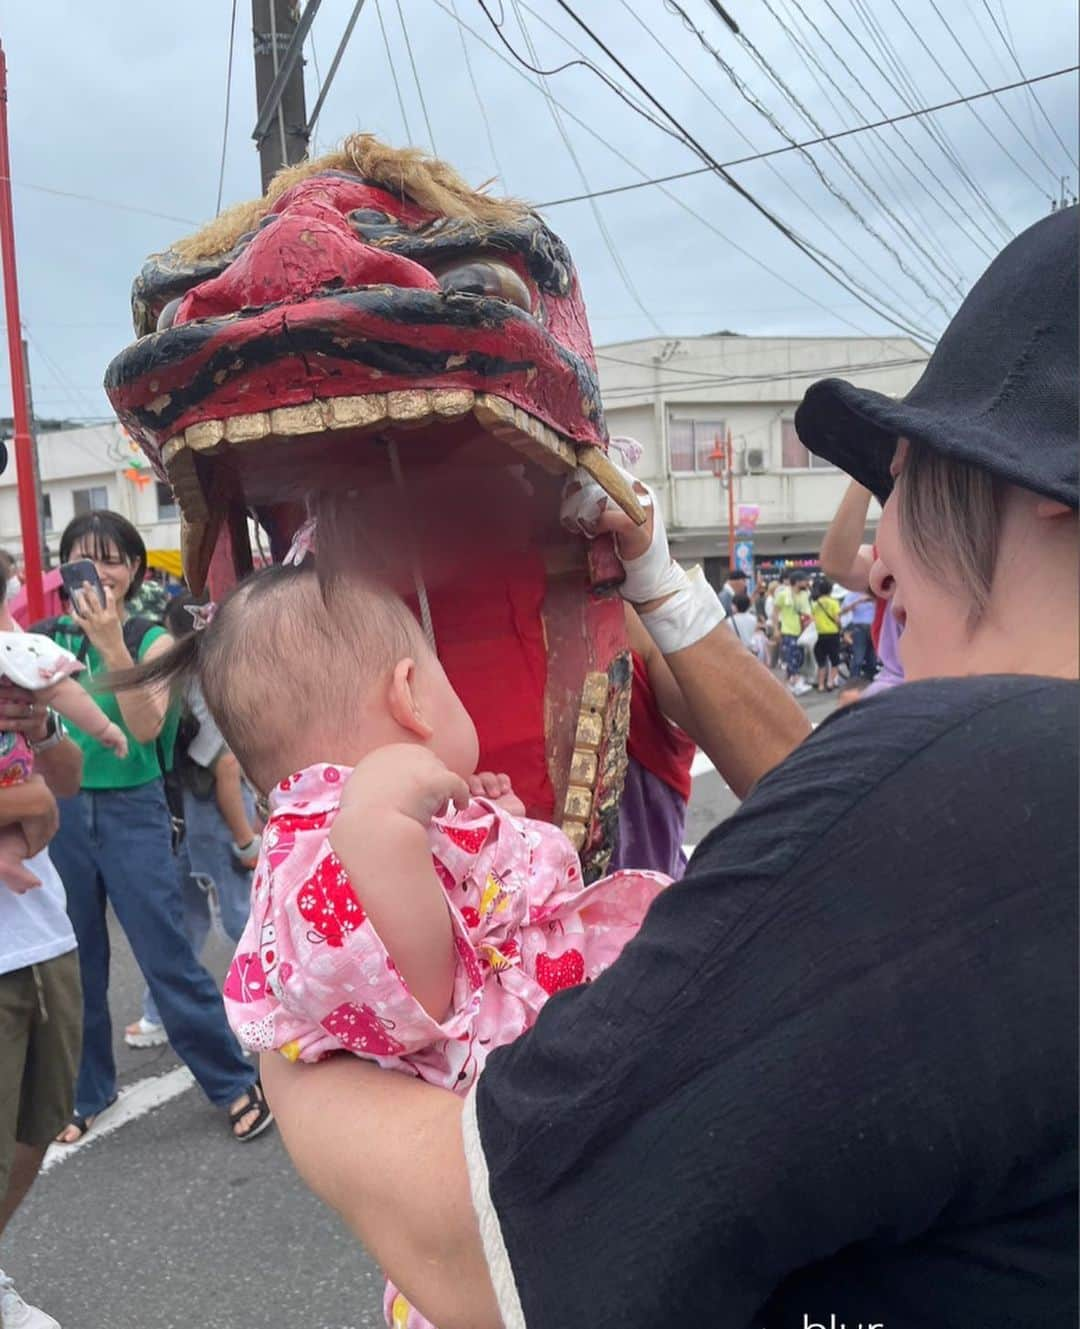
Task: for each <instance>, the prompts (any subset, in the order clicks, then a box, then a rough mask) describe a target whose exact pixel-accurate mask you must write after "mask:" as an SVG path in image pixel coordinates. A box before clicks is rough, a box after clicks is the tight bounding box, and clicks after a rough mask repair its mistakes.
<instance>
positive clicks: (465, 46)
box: [450, 0, 509, 190]
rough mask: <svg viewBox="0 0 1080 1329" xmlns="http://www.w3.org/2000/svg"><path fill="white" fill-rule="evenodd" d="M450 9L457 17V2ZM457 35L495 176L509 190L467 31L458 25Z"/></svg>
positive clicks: (451, 1) (451, 3)
mask: <svg viewBox="0 0 1080 1329" xmlns="http://www.w3.org/2000/svg"><path fill="white" fill-rule="evenodd" d="M450 8H451V9H452V10H453V11H454V16H455V17H457V0H450ZM457 35H458V37H460V39H461V54H462V56H463V57H464V59H465V70H466V73H467V74H468V76H469V82H470V83H471V84H472V90H473V96H474V97H475V98H476V104H477V106H478V107H479V108H480V117H481V119H482V120H483V122H484V133H485V134H486V135H487V141H488V148H489V149H490V151H491V160H492V161H493V162H494V163H495V174H496V175H497V176H498V177H499V179H500V180H501V181H502V187H503V189H504V190H505V189H508V188H509V185H508V184H507V180H506V172H505V171H504V170H503V168H502V163H501V162H500V161H499V153H498V149H497V148H496V147H495V135H494V134H493V133H492V131H491V120H490V118H489V117H488V113H487V107H486V106H485V105H484V99H483V97H481V95H480V88H479V86H478V84H477V82H476V74H475V73H474V72H473V66H472V57H471V56H470V55H469V43H468V42H467V41H466V40H465V29H464V28H462V27H461V26H460V24H459V25H458V30H457Z"/></svg>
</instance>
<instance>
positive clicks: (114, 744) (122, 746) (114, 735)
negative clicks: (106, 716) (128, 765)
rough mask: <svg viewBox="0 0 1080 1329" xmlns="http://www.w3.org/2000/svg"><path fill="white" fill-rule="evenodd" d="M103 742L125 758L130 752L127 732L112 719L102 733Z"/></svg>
mask: <svg viewBox="0 0 1080 1329" xmlns="http://www.w3.org/2000/svg"><path fill="white" fill-rule="evenodd" d="M101 742H102V743H103V744H104V745H105V746H106V747H107V748H110V749H111V750H112V751H113V752H115V753H116V755H117V756H118V757H120V758H121V759H123V758H124V757H126V756H127V754H128V741H127V734H125V733H124V731H123V730H122V729H121V728H120V726H119V725H118V724H113V722H112V721H111V720H110V721H109V723H108V725H107V726H106V728H105V729H104V731H103V732H102V735H101Z"/></svg>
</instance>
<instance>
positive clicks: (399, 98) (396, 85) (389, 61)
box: [375, 0, 412, 143]
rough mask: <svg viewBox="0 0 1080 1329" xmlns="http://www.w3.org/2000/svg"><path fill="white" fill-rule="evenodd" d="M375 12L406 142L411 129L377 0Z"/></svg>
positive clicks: (409, 137) (408, 139)
mask: <svg viewBox="0 0 1080 1329" xmlns="http://www.w3.org/2000/svg"><path fill="white" fill-rule="evenodd" d="M375 14H376V17H377V18H378V20H379V29H380V31H381V32H382V39H383V46H384V48H385V50H386V63H387V64H388V65H389V66H390V77H391V78H392V79H393V80H394V91H395V92H396V93H397V103H398V109H399V110H400V111H401V123H402V124H403V125H404V126H405V139H406V142H408V143H411V142H412V130H411V129H410V128H409V117H408V114H407V113H406V111H405V98H404V97H403V96H402V95H401V84H400V83H399V82H398V76H397V65H396V64H395V63H394V55H393V52H392V51H391V50H390V36H389V34H388V33H387V31H386V24H385V23H384V22H383V16H382V6H381V5H380V4H379V0H375Z"/></svg>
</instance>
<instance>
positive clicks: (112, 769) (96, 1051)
mask: <svg viewBox="0 0 1080 1329" xmlns="http://www.w3.org/2000/svg"><path fill="white" fill-rule="evenodd" d="M60 557H61V559H62V560H63V561H64V562H65V563H66V562H69V561H75V560H78V559H89V560H90V561H91V562H92V563H93V564H94V566H95V567H96V568H97V572H98V576H99V577H100V579H101V584H102V587H103V588H104V592H105V603H104V605H103V604H102V603H101V601H100V599H99V597H98V595H97V594H96V592H95V591H94V590H93V589H92V588H91V587H90V586H86V587H82V588H79V589H77V590H76V591H75V592H74V593H73V595H72V604H71V613H70V616H64V617H62V618H60V619H57V620H55V621H54V623H53V624H52V629H51V633H50V635H51V636H53V637H54V639H55V640H57V641H58V642H59V643H60V644H61V645H63V646H66V647H67V648H68V649H69V650H70V651H72V652H73V653H74V654H75V655H77V656H78V657H79V658H80V659H81V660H82V661H83V662H84V664H85V665H86V669H85V671H84V672H83V673H82V674H81V675H79V678H80V679H81V680H82V682H83V684H84V686H86V687H93V683H94V679H95V678H97V677H99V676H100V675H102V674H106V673H112V672H114V671H116V670H121V669H130V668H131V666H132V664H133V663H135V661H136V660H146V659H152V658H153V657H154V656H156V655H159V654H160V653H161V652H162V651H164V650H166V649H167V648H168V647H169V645H170V644H171V642H172V638H171V637H170V636H169V635H168V633H167V632H166V631H165V629H164V628H162V627H160V626H159V625H157V624H152V623H148V621H147V620H145V619H138V618H132V617H129V615H128V613H127V609H126V604H127V602H128V601H129V600H130V599H131V597H132V596H134V595H135V594H136V592H137V591H138V589H139V587H140V585H141V584H142V580H143V577H144V575H145V573H146V547H145V546H144V544H143V542H142V538H141V537H140V535H139V533H138V531H137V530H136V529H135V527H134V526H132V525H131V523H130V522H129V521H127V520H126V518H124V517H121V516H120V515H119V514H118V513H115V512H91V513H87V514H85V515H83V516H81V517H76V518H75V520H74V521H73V522H71V523H70V524H69V525H68V526H67V528H66V529H65V531H64V533H63V535H62V536H61V538H60ZM95 697H96V699H97V701H98V704H99V705H100V706H101V708H102V709H103V710H104V711H105V712H106V714H107V715H108V716H109V718H110V719H111V720H113V721H115V722H116V723H117V724H118V725H120V726H121V728H123V730H124V732H125V733H126V734H127V736H128V745H129V752H128V755H127V757H125V758H123V759H121V758H119V757H117V756H116V755H115V754H114V753H112V752H110V751H108V749H106V748H104V747H103V746H102V745H101V744H100V743H98V742H97V741H96V740H95V739H93V738H91V737H90V736H89V735H86V734H83V733H82V732H81V731H79V730H78V729H75V728H72V730H71V737H72V738H73V739H74V740H75V742H76V743H77V744H78V745H79V747H80V748H81V749H82V752H83V781H82V790H81V792H80V793H79V794H78V795H77V796H76V797H75V798H71V799H66V800H62V801H61V802H60V830H59V831H58V832H57V835H56V838H55V839H54V840H53V842H52V846H51V849H52V855H53V861H54V863H55V864H56V867H57V869H58V870H59V872H60V876H61V877H62V878H63V881H64V886H65V888H66V890H67V901H68V913H69V914H70V916H71V921H72V924H73V925H74V928H75V935H76V937H77V938H78V942H79V965H80V969H81V972H82V987H83V1050H82V1061H81V1063H80V1066H79V1078H78V1082H77V1084H76V1088H75V1113H74V1116H73V1118H72V1121H71V1124H70V1125H69V1126H68V1127H67V1128H66V1130H65V1131H64V1132H63V1133H62V1134H61V1136H60V1137H59V1139H60V1142H61V1143H64V1144H71V1143H74V1141H76V1140H78V1139H80V1138H81V1137H82V1136H83V1135H84V1134H85V1133H86V1131H87V1130H88V1129H89V1128H90V1126H91V1125H92V1124H93V1121H94V1118H95V1117H96V1116H97V1115H98V1113H100V1112H101V1111H102V1110H103V1109H104V1108H106V1107H107V1106H108V1105H109V1104H110V1103H111V1102H112V1101H113V1100H114V1099H115V1097H116V1064H115V1062H114V1060H113V1046H112V1024H111V1021H110V1017H109V936H108V930H107V927H106V919H105V906H106V903H107V902H109V903H111V904H112V906H113V911H114V912H115V914H116V917H117V919H118V921H119V923H120V926H121V927H122V928H123V929H124V933H125V935H126V937H127V939H128V941H129V943H130V944H131V949H132V951H133V952H134V954H135V958H136V960H137V961H138V963H139V968H140V969H141V970H142V972H143V974H144V976H145V978H146V981H147V983H148V984H149V986H150V990H151V992H152V993H153V995H154V1000H155V1002H156V1003H157V1006H158V1010H159V1011H160V1012H161V1018H162V1021H163V1023H164V1025H165V1028H166V1031H167V1032H168V1035H169V1041H170V1042H171V1043H172V1045H173V1047H174V1048H175V1050H176V1052H177V1053H178V1054H179V1056H181V1057H182V1058H183V1060H184V1061H185V1062H186V1063H187V1065H188V1067H189V1068H190V1070H191V1072H192V1074H193V1075H194V1076H195V1078H196V1080H198V1082H199V1084H200V1085H201V1087H202V1089H203V1092H204V1093H205V1094H206V1096H207V1098H209V1099H210V1101H211V1102H212V1103H216V1104H218V1105H219V1106H221V1107H224V1108H227V1109H228V1110H229V1116H230V1121H231V1123H232V1129H233V1133H234V1135H235V1136H236V1138H237V1139H239V1140H251V1139H254V1138H255V1136H256V1135H258V1134H260V1133H261V1132H262V1131H263V1130H265V1129H266V1127H267V1126H268V1125H269V1124H270V1122H271V1120H272V1118H271V1116H270V1112H269V1109H268V1107H267V1106H266V1101H265V1099H264V1098H263V1095H262V1089H261V1087H260V1086H259V1083H258V1081H257V1080H256V1079H255V1078H254V1076H253V1074H252V1069H251V1066H250V1064H249V1063H248V1061H247V1059H246V1058H245V1057H244V1055H243V1053H242V1052H241V1051H240V1047H239V1045H238V1044H237V1042H236V1040H235V1039H234V1037H233V1035H232V1032H231V1031H230V1029H229V1027H228V1025H227V1023H226V1021H225V1011H224V1007H223V1005H222V1001H221V994H220V993H219V992H218V990H217V986H216V984H215V983H214V980H213V979H212V978H211V976H210V974H209V973H208V972H207V971H206V970H205V969H204V968H203V967H202V965H201V964H200V963H199V961H198V960H197V959H196V957H195V955H194V952H193V951H192V948H191V943H190V942H189V941H188V939H187V937H186V936H185V934H184V930H183V927H182V922H181V919H182V908H181V894H180V877H179V872H178V869H177V864H176V860H175V858H174V855H173V851H172V845H171V842H170V837H171V826H170V819H169V810H168V805H167V803H166V800H165V788H164V781H163V767H164V766H165V765H167V764H168V763H169V762H170V761H171V754H172V745H173V741H174V739H175V736H176V723H177V721H176V717H175V714H174V713H173V712H171V710H170V707H169V698H168V696H167V694H165V693H163V692H161V691H154V690H153V689H147V688H136V689H133V690H132V691H130V692H125V693H124V694H122V695H121V696H114V695H112V694H110V693H95Z"/></svg>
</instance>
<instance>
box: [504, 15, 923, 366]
mask: <svg viewBox="0 0 1080 1329" xmlns="http://www.w3.org/2000/svg"><path fill="white" fill-rule="evenodd" d="M556 3H557V4H558V5H559V7H560V8H561V9H562V10H563V11H564V13H566V14H567V15H568V16H569V17H570V18H571V19H572V20H573V21H574V23H576V24H577V26H578V27H579V28H581V29H582V30H583V31H584V32H585V34H586V35H587V36H588V37H589V38H590V39H591V41H592V42H593V43H594V44H595V45H596V46H598V47H599V49H600V50H601V51H603V53H604V55H605V56H606V57H607V59H608V60H609V61H611V63H612V64H613V65H614V66H615V67H616V68H617V69H618V70H619V72H620V73H621V74H623V76H624V77H625V78H627V79H629V81H630V82H631V83H632V84H633V85H634V87H636V88H637V89H638V91H639V92H641V93H642V94H643V96H644V97H645V98H646V100H647V101H649V102H651V103H652V105H653V106H655V107H656V108H657V110H658V111H659V112H660V113H661V114H662V115H663V116H664V117H665V118H666V119H667V120H668V122H669V123H670V124H672V125H673V126H674V127H675V130H676V131H677V134H678V135H681V137H682V139H683V141H684V142H685V143H686V144H687V145H688V146H689V147H690V148H692V149H693V151H694V152H696V153H697V155H698V156H699V157H700V158H701V160H702V161H703V162H705V163H706V164H708V165H709V166H711V167H712V169H713V170H714V171H715V172H716V174H717V175H719V176H720V178H721V179H722V180H723V181H724V182H725V184H727V185H728V186H729V187H730V188H731V189H732V190H733V191H734V192H735V193H736V194H738V195H739V197H740V198H743V199H744V200H745V201H746V202H748V203H749V204H750V205H751V207H752V208H753V209H754V210H755V211H756V212H758V213H759V214H760V215H761V216H762V217H764V218H765V219H766V220H767V221H768V222H769V224H770V225H771V226H772V227H774V228H775V229H776V230H778V231H779V232H780V234H781V235H783V236H784V238H785V239H787V240H788V241H789V242H790V243H791V244H793V245H794V246H795V247H796V248H797V249H798V250H799V251H800V252H801V253H802V254H804V255H805V256H806V257H807V258H809V259H810V261H811V262H812V263H813V264H814V265H815V266H816V267H818V268H820V269H821V271H822V272H825V273H826V274H827V275H828V276H829V277H831V278H832V279H833V281H835V282H836V283H837V284H838V285H839V286H841V287H843V289H844V290H846V291H847V292H848V294H849V295H854V296H855V297H856V298H857V299H859V300H860V301H861V303H862V304H864V305H865V306H866V308H868V309H870V310H871V311H872V312H873V313H875V314H876V315H877V316H878V317H879V318H884V319H885V321H886V322H888V323H891V324H893V326H894V327H897V328H899V329H900V330H901V331H903V332H905V333H907V334H908V335H909V336H912V337H914V338H915V339H916V340H917V341H919V342H920V343H922V342H933V341H934V340H935V339H934V336H933V334H932V333H930V332H928V331H927V330H926V329H923V328H915V327H912V326H911V325H910V324H909V323H908V322H906V321H905V320H906V317H907V316H906V315H904V314H902V313H901V312H900V311H899V310H895V309H893V308H892V307H891V306H890V305H889V304H888V302H887V301H884V300H882V299H881V298H880V297H879V296H874V295H873V294H872V293H867V292H866V290H865V288H863V287H861V285H860V283H859V282H858V279H857V278H855V277H854V276H852V274H851V273H849V272H847V270H846V269H844V268H843V266H842V265H841V264H840V263H838V262H837V261H836V259H833V258H830V257H829V256H828V255H826V254H824V253H823V251H821V250H820V249H818V248H817V247H815V246H814V245H812V244H810V243H809V242H808V241H807V240H805V239H804V238H803V237H801V236H800V235H798V234H797V233H796V232H795V231H794V230H793V229H792V227H790V226H789V225H788V224H787V223H786V222H784V221H782V220H781V219H780V218H779V217H777V216H776V214H775V213H773V212H772V211H771V210H770V209H769V208H767V207H766V206H765V204H764V203H762V202H761V201H760V200H759V199H758V198H757V197H756V196H755V195H754V194H753V193H752V192H751V191H750V190H749V189H747V188H746V187H745V186H743V185H741V184H740V183H739V182H738V181H737V180H736V179H735V178H734V177H733V176H731V175H730V174H729V173H728V172H727V171H725V170H724V168H723V167H722V166H721V165H720V163H719V162H718V161H717V160H716V159H715V157H713V156H712V155H711V153H709V152H708V150H707V149H706V148H705V147H703V146H702V145H701V144H700V143H699V142H698V140H697V139H696V138H695V137H694V136H693V135H692V134H691V133H690V131H689V130H687V129H686V128H685V126H684V125H682V123H681V122H680V121H679V120H678V119H677V118H676V117H675V116H674V115H673V114H672V113H671V112H670V111H669V110H668V109H667V108H666V107H665V106H664V105H663V103H662V102H660V101H659V99H658V98H657V97H655V96H654V95H653V93H651V92H650V91H649V90H648V88H647V87H646V86H645V85H644V84H643V83H642V82H641V80H640V79H638V78H637V77H636V76H635V75H634V74H633V73H631V71H630V70H629V69H628V68H627V67H626V65H625V64H624V63H623V62H622V61H621V60H620V59H619V58H618V57H617V56H616V55H615V54H614V52H613V51H612V50H611V49H610V47H608V46H607V45H606V44H605V43H604V42H603V41H601V39H600V38H599V37H598V36H597V35H596V33H595V32H593V30H592V29H591V28H590V27H589V25H588V24H587V23H586V22H585V20H584V19H582V18H581V17H580V16H579V15H578V14H577V13H576V12H575V11H574V9H573V7H572V6H571V5H570V4H568V3H567V0H556ZM480 5H481V8H482V9H483V10H484V13H485V14H487V16H488V18H489V20H491V21H492V22H493V20H492V16H491V14H490V13H489V12H488V10H487V7H486V5H485V4H484V0H480ZM594 68H595V66H594ZM606 81H607V80H606V79H605V82H606Z"/></svg>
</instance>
